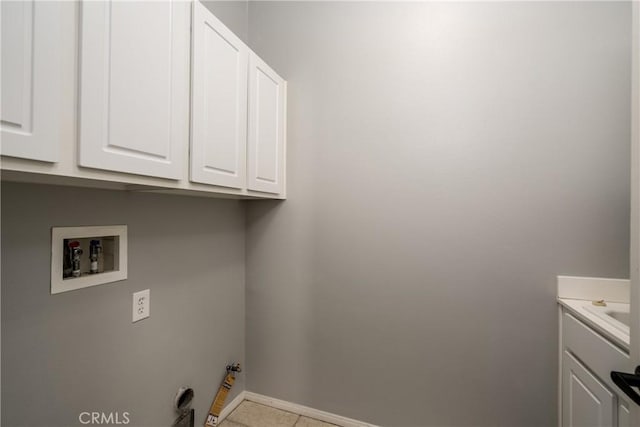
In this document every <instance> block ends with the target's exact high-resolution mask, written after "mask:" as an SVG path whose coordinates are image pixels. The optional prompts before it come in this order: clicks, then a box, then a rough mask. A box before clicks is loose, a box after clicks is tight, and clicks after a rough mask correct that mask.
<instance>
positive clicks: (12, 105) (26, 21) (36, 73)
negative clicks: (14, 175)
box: [0, 0, 62, 162]
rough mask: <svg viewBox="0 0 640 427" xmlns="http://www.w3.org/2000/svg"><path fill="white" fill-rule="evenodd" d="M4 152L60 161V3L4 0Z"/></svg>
mask: <svg viewBox="0 0 640 427" xmlns="http://www.w3.org/2000/svg"><path fill="white" fill-rule="evenodd" d="M0 8H1V10H2V13H1V16H2V22H1V23H0V25H1V28H2V37H1V40H2V48H1V49H2V50H1V52H2V71H1V73H0V74H1V75H2V82H1V86H2V91H1V98H2V107H1V108H0V111H1V117H0V119H1V122H0V128H1V132H2V135H1V138H2V144H1V146H0V147H1V148H0V152H1V154H2V155H4V156H12V157H19V158H24V159H31V160H37V161H44V162H56V161H58V158H59V151H60V130H59V128H60V121H61V120H62V119H61V114H60V110H59V98H60V87H61V79H62V70H61V58H60V55H59V54H58V50H59V48H60V45H61V19H60V18H61V16H60V15H61V10H62V9H61V4H60V3H59V2H43V1H29V0H25V1H3V2H0Z"/></svg>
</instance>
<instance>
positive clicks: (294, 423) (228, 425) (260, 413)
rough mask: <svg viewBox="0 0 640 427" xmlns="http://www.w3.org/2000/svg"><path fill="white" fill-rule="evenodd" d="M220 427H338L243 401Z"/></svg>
mask: <svg viewBox="0 0 640 427" xmlns="http://www.w3.org/2000/svg"><path fill="white" fill-rule="evenodd" d="M220 427H336V426H335V425H334V424H328V423H325V422H322V421H318V420H314V419H313V418H307V417H303V416H301V415H298V414H294V413H291V412H287V411H281V410H280V409H275V408H271V407H270V406H265V405H260V404H259V403H254V402H250V401H248V400H245V401H243V402H242V403H241V404H240V405H238V407H237V408H236V409H235V410H234V411H233V412H232V413H231V414H229V416H228V417H227V418H226V419H225V420H224V421H223V422H222V423H220Z"/></svg>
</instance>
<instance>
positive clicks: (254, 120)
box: [247, 52, 286, 194]
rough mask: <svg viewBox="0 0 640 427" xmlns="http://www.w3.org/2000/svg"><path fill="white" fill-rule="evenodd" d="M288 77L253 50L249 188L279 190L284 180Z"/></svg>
mask: <svg viewBox="0 0 640 427" xmlns="http://www.w3.org/2000/svg"><path fill="white" fill-rule="evenodd" d="M285 96H286V88H285V81H284V80H283V79H282V78H281V77H280V76H278V74H276V72H275V71H273V70H272V69H271V68H270V67H269V66H268V65H267V64H266V63H265V62H264V61H262V60H261V59H260V58H259V57H258V56H257V55H256V54H254V53H253V52H252V53H251V55H250V58H249V142H248V146H247V156H248V162H247V164H248V180H247V188H249V189H250V190H255V191H263V192H266V193H274V194H280V193H282V192H283V191H284V180H285V173H284V171H285V154H284V151H285V147H284V143H285V142H284V141H285V136H284V132H285V111H286V106H285V103H286V99H285Z"/></svg>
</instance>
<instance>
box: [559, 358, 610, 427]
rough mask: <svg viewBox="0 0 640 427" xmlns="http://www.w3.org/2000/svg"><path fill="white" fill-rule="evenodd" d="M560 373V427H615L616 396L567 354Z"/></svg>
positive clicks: (563, 359)
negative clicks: (562, 376)
mask: <svg viewBox="0 0 640 427" xmlns="http://www.w3.org/2000/svg"><path fill="white" fill-rule="evenodd" d="M562 372H563V375H564V378H563V379H562V426H563V427H587V426H592V427H605V426H607V427H608V426H611V427H613V426H616V418H617V416H616V415H617V414H616V412H617V410H618V406H617V404H616V400H617V399H616V396H615V395H614V394H613V393H611V391H609V389H608V388H607V387H605V386H604V385H603V384H602V383H601V382H600V381H599V380H598V379H597V378H596V377H595V376H593V375H592V374H591V373H590V372H589V371H588V370H587V369H586V368H585V367H584V366H583V365H582V364H581V363H580V362H579V361H578V360H577V359H576V358H575V357H574V356H573V355H572V354H571V353H569V352H568V351H566V350H565V351H564V352H563V355H562Z"/></svg>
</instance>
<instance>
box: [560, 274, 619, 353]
mask: <svg viewBox="0 0 640 427" xmlns="http://www.w3.org/2000/svg"><path fill="white" fill-rule="evenodd" d="M599 300H604V301H605V302H606V304H607V307H598V306H595V305H594V304H593V301H599ZM629 301H630V287H629V280H627V279H608V278H599V277H573V276H558V303H559V304H560V305H562V306H563V307H565V308H566V309H567V310H569V311H570V312H571V313H572V314H573V315H575V316H576V317H577V318H579V319H580V320H581V321H583V322H584V323H587V324H588V325H589V326H591V327H592V328H593V329H596V330H597V331H598V332H600V333H601V334H602V335H604V336H606V337H607V338H609V339H610V340H611V341H613V342H615V343H616V344H617V345H619V346H620V347H622V348H624V349H625V350H627V351H628V350H629V326H627V325H625V324H623V323H621V322H619V321H617V320H616V319H614V318H612V317H610V316H606V315H604V314H603V311H606V310H614V311H617V312H618V313H625V312H626V313H628V312H629Z"/></svg>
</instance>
